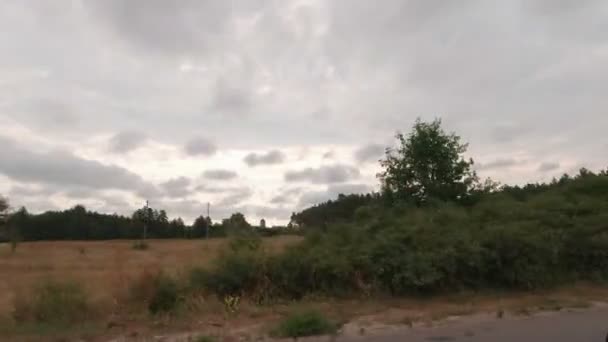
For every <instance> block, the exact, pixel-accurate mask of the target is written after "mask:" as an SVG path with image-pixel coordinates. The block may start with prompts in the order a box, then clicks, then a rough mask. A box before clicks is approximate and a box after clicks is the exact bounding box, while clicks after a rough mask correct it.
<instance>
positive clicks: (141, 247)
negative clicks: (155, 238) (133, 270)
mask: <svg viewBox="0 0 608 342" xmlns="http://www.w3.org/2000/svg"><path fill="white" fill-rule="evenodd" d="M131 248H132V249H134V250H137V251H145V250H147V249H148V248H150V246H149V245H148V243H147V242H146V241H144V240H137V241H135V242H133V245H131Z"/></svg>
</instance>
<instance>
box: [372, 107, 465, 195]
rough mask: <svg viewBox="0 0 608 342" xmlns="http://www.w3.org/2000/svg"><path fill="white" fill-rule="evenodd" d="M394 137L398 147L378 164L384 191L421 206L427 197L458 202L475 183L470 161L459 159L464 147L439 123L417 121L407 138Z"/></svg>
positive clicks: (391, 150)
mask: <svg viewBox="0 0 608 342" xmlns="http://www.w3.org/2000/svg"><path fill="white" fill-rule="evenodd" d="M396 138H397V140H398V142H399V146H398V147H397V148H396V149H388V150H387V152H386V159H384V160H382V161H381V162H380V163H381V165H382V167H383V168H384V171H383V172H381V173H380V174H379V178H380V180H381V181H382V183H383V184H382V188H383V190H384V192H388V193H390V194H391V195H394V196H396V197H397V198H398V199H399V200H401V201H405V202H414V203H416V204H422V203H424V202H426V201H428V200H429V199H431V198H435V199H439V200H460V199H462V198H463V197H465V196H467V195H468V194H469V193H470V191H471V190H472V189H473V186H474V183H475V182H476V180H477V177H476V175H475V172H474V171H472V170H471V166H472V165H473V160H472V159H469V160H466V159H464V157H463V156H462V154H464V153H465V152H466V150H467V147H468V145H467V144H463V143H461V142H460V137H459V136H457V135H455V134H454V133H449V134H448V133H446V132H444V131H443V129H442V128H441V120H439V119H436V120H434V121H432V122H430V123H428V122H423V121H421V120H420V119H418V120H416V123H415V124H414V126H413V127H412V131H411V133H410V134H409V135H408V136H404V135H403V134H402V133H397V135H396Z"/></svg>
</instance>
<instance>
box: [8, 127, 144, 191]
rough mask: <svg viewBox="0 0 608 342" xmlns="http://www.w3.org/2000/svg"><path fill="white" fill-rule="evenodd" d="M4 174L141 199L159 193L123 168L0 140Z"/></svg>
mask: <svg viewBox="0 0 608 342" xmlns="http://www.w3.org/2000/svg"><path fill="white" fill-rule="evenodd" d="M0 145H1V146H2V147H3V148H2V149H0V160H2V163H0V173H2V174H4V175H6V176H8V177H9V178H11V179H13V180H16V181H19V182H26V183H36V184H45V185H55V186H68V187H84V188H88V189H97V190H102V189H117V190H131V191H134V192H135V193H137V194H138V195H140V196H146V195H151V194H155V193H156V188H155V186H154V185H153V184H151V183H149V182H147V181H145V180H143V179H142V178H141V177H140V176H139V175H137V174H135V173H133V172H131V171H129V170H127V169H125V168H122V167H119V166H115V165H106V164H102V163H100V162H98V161H94V160H89V159H84V158H80V157H78V156H76V155H74V154H72V153H70V152H66V151H51V152H48V153H41V152H34V151H30V150H27V149H24V148H21V147H19V146H18V145H16V144H15V143H14V142H13V141H11V140H8V139H6V138H3V137H0Z"/></svg>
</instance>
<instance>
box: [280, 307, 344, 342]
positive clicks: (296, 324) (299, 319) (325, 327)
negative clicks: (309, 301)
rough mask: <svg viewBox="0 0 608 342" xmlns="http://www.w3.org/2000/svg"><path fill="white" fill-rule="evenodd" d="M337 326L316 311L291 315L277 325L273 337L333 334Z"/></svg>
mask: <svg viewBox="0 0 608 342" xmlns="http://www.w3.org/2000/svg"><path fill="white" fill-rule="evenodd" d="M336 331H337V326H336V325H335V324H333V323H332V322H330V321H329V320H328V319H327V318H325V316H323V315H322V314H320V313H319V312H316V311H306V312H302V313H296V314H292V315H290V316H289V317H287V318H285V319H284V320H282V321H281V322H280V323H279V326H278V327H277V328H276V329H275V331H274V335H276V336H277V337H292V338H298V337H305V336H316V335H326V334H333V333H335V332H336Z"/></svg>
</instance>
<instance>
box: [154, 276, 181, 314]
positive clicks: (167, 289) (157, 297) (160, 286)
mask: <svg viewBox="0 0 608 342" xmlns="http://www.w3.org/2000/svg"><path fill="white" fill-rule="evenodd" d="M155 282H156V283H155V288H156V289H155V291H154V293H153V295H152V297H151V298H150V301H149V303H148V310H149V311H150V313H152V314H158V313H168V312H172V311H174V310H175V309H176V308H177V307H178V306H179V304H180V303H181V302H182V300H183V297H182V294H181V291H180V288H179V286H178V283H177V282H176V281H175V280H174V279H173V278H171V277H168V276H165V275H163V274H160V275H159V276H158V277H157V278H156V279H155Z"/></svg>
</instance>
